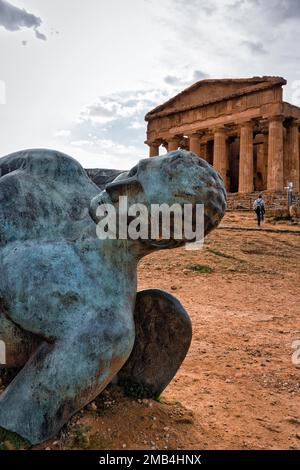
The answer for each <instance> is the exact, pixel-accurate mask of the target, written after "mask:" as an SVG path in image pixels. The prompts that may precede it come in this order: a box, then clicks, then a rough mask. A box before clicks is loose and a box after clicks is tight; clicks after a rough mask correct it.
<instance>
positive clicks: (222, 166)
mask: <svg viewBox="0 0 300 470" xmlns="http://www.w3.org/2000/svg"><path fill="white" fill-rule="evenodd" d="M227 156H228V154H227V151H226V129H224V128H223V127H221V128H217V129H216V130H215V132H214V156H213V166H214V168H215V169H216V170H217V171H218V172H219V173H220V175H221V176H222V178H223V180H224V183H225V184H226V172H227Z"/></svg>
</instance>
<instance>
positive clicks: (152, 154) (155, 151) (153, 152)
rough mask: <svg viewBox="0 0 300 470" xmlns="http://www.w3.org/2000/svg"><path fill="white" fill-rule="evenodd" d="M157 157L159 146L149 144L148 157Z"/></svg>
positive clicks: (155, 143) (154, 143)
mask: <svg viewBox="0 0 300 470" xmlns="http://www.w3.org/2000/svg"><path fill="white" fill-rule="evenodd" d="M158 155H159V144H158V143H157V142H152V143H151V144H149V157H157V156H158Z"/></svg>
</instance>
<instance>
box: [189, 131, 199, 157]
mask: <svg viewBox="0 0 300 470" xmlns="http://www.w3.org/2000/svg"><path fill="white" fill-rule="evenodd" d="M189 141H190V152H193V153H195V154H196V155H198V157H200V136H199V134H191V135H190V136H189Z"/></svg>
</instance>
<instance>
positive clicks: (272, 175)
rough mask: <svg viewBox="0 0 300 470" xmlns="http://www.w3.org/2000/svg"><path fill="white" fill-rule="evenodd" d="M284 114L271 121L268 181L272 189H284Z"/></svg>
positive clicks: (269, 187)
mask: <svg viewBox="0 0 300 470" xmlns="http://www.w3.org/2000/svg"><path fill="white" fill-rule="evenodd" d="M282 122H283V116H274V117H272V118H271V119H270V121H269V148H268V183H267V188H268V190H271V191H282V190H283V124H282Z"/></svg>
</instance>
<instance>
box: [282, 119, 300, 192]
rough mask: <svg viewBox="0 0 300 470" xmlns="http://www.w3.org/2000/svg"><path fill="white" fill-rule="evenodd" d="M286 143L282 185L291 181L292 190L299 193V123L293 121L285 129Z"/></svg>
mask: <svg viewBox="0 0 300 470" xmlns="http://www.w3.org/2000/svg"><path fill="white" fill-rule="evenodd" d="M286 142H287V145H286V154H285V165H286V173H285V180H284V184H287V183H288V181H292V183H293V190H294V191H299V173H300V171H299V123H298V122H297V121H295V120H293V121H292V122H291V123H290V124H289V126H288V127H287V129H286Z"/></svg>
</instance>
